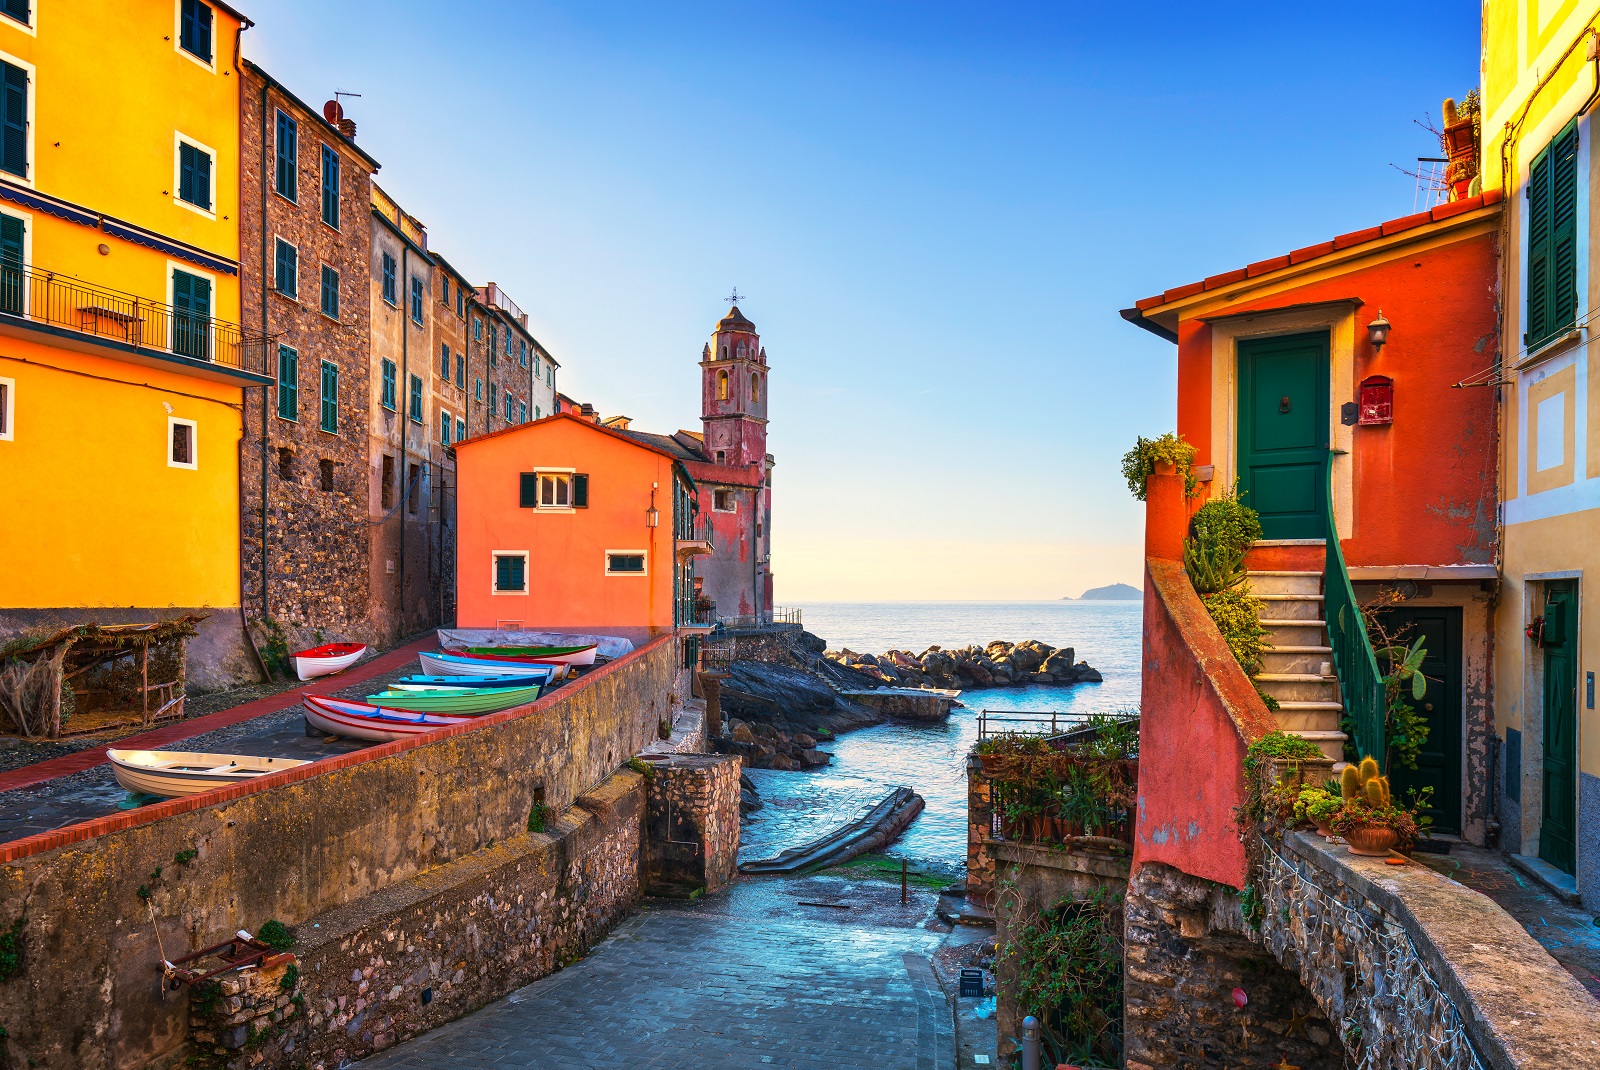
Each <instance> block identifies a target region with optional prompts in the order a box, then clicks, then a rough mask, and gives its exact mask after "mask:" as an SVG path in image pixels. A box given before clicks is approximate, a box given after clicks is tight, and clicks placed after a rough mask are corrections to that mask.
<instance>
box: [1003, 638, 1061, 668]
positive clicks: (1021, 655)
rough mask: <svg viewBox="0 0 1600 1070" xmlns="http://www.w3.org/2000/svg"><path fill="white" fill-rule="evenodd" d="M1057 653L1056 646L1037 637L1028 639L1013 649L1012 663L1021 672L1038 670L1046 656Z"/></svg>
mask: <svg viewBox="0 0 1600 1070" xmlns="http://www.w3.org/2000/svg"><path fill="white" fill-rule="evenodd" d="M1053 653H1055V647H1053V646H1047V645H1046V644H1044V643H1041V642H1039V641H1038V640H1037V639H1028V640H1025V641H1024V642H1021V643H1018V644H1017V645H1016V646H1015V647H1013V648H1012V649H1011V664H1012V666H1013V667H1014V668H1015V669H1016V670H1017V671H1018V672H1019V673H1028V672H1037V671H1038V669H1039V666H1041V665H1043V664H1044V661H1045V659H1046V658H1048V657H1049V656H1050V655H1051V654H1053Z"/></svg>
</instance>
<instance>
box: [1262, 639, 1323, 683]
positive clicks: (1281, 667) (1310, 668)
mask: <svg viewBox="0 0 1600 1070" xmlns="http://www.w3.org/2000/svg"><path fill="white" fill-rule="evenodd" d="M1324 666H1326V671H1324ZM1261 667H1262V669H1264V670H1265V671H1267V672H1274V673H1310V674H1312V675H1315V676H1333V675H1334V669H1333V649H1332V648H1331V647H1325V646H1279V647H1273V648H1271V649H1269V650H1264V651H1262V653H1261Z"/></svg>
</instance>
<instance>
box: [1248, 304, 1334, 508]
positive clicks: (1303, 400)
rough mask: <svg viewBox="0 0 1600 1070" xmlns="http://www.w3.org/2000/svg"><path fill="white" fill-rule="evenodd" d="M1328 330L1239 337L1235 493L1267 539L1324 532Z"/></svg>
mask: <svg viewBox="0 0 1600 1070" xmlns="http://www.w3.org/2000/svg"><path fill="white" fill-rule="evenodd" d="M1327 463H1328V336H1327V335H1326V334H1297V335H1291V336H1289V337H1286V338H1264V339H1260V340H1255V341H1247V342H1240V343H1239V497H1240V500H1241V501H1243V502H1244V504H1245V505H1248V506H1250V507H1251V508H1252V509H1254V510H1255V511H1256V512H1258V513H1260V514H1261V536H1262V538H1266V539H1320V538H1323V537H1324V536H1325V535H1327V533H1328V521H1327V514H1328V508H1327V502H1328V491H1327V474H1326V473H1327V468H1326V467H1325V466H1326V465H1327Z"/></svg>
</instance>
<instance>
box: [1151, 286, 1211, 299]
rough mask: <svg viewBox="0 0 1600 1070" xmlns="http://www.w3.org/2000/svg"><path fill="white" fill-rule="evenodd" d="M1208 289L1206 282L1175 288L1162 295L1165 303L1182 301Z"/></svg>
mask: <svg viewBox="0 0 1600 1070" xmlns="http://www.w3.org/2000/svg"><path fill="white" fill-rule="evenodd" d="M1205 288H1206V284H1205V283H1204V282H1191V283H1189V285H1187V286H1174V287H1173V288H1172V289H1170V290H1168V291H1167V292H1166V293H1164V294H1162V295H1161V299H1162V300H1163V301H1181V300H1182V299H1183V298H1185V297H1189V296H1192V295H1194V294H1197V293H1200V292H1201V291H1203V290H1204V289H1205Z"/></svg>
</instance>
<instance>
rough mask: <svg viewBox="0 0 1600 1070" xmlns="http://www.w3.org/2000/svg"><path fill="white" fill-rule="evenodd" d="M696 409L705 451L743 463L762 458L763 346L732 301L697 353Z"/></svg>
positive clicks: (764, 445)
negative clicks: (698, 405) (709, 338)
mask: <svg viewBox="0 0 1600 1070" xmlns="http://www.w3.org/2000/svg"><path fill="white" fill-rule="evenodd" d="M700 369H701V382H700V413H701V417H700V418H701V421H702V423H703V426H704V430H705V437H706V447H705V448H706V453H707V454H709V455H710V456H711V459H712V460H714V461H716V462H717V463H718V464H726V465H734V466H738V467H743V466H746V465H752V464H754V465H762V466H763V467H764V466H765V464H766V460H767V351H766V350H764V349H762V348H761V336H760V335H758V334H756V325H755V324H753V323H751V322H750V321H749V320H747V319H745V318H744V314H743V313H742V312H740V311H739V306H738V305H734V306H733V307H732V308H730V309H729V310H728V314H727V315H726V316H724V317H722V319H721V321H720V322H718V324H717V329H716V330H715V331H714V332H712V335H711V343H710V344H709V345H707V346H706V347H705V349H704V350H702V352H701V354H700Z"/></svg>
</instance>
